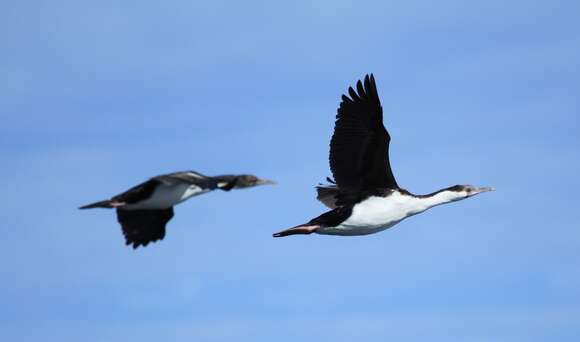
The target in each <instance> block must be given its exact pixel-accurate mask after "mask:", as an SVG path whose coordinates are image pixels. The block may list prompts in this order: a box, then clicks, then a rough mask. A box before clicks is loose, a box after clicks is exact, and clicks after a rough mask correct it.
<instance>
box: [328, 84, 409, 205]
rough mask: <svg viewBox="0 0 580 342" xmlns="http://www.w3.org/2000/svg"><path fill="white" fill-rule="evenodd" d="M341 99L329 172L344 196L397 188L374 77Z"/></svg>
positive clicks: (388, 138) (331, 144)
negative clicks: (390, 162)
mask: <svg viewBox="0 0 580 342" xmlns="http://www.w3.org/2000/svg"><path fill="white" fill-rule="evenodd" d="M348 93H349V96H350V97H348V96H346V95H342V102H341V103H340V107H339V108H338V113H337V115H336V123H335V127H334V134H333V135H332V139H331V141H330V157H329V160H330V169H331V171H332V174H333V175H334V179H335V180H336V184H337V185H338V187H339V188H340V191H341V194H343V195H344V196H346V197H348V193H354V192H363V191H365V190H372V189H375V188H392V189H396V188H398V186H397V182H396V181H395V177H394V176H393V173H392V171H391V166H390V164H389V155H388V150H389V142H390V140H391V138H390V136H389V133H388V132H387V130H386V129H385V127H384V126H383V109H382V107H381V103H380V100H379V95H378V93H377V87H376V84H375V79H374V76H373V75H372V74H371V75H370V76H369V75H366V76H365V78H364V86H363V83H362V82H361V81H358V82H357V84H356V91H355V90H354V89H353V88H352V87H350V88H349V89H348Z"/></svg>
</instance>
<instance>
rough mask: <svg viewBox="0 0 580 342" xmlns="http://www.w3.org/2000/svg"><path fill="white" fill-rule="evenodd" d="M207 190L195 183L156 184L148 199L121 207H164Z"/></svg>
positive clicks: (128, 208)
mask: <svg viewBox="0 0 580 342" xmlns="http://www.w3.org/2000/svg"><path fill="white" fill-rule="evenodd" d="M207 191H209V190H203V189H202V188H200V187H199V186H197V185H188V184H176V185H165V184H162V185H160V186H158V187H157V189H155V191H154V192H153V194H152V195H151V197H149V198H148V199H146V200H144V201H142V202H139V203H135V204H129V205H126V206H124V207H123V209H127V210H138V209H165V208H169V207H172V206H174V205H176V204H178V203H181V202H183V201H185V200H186V199H188V198H190V197H193V196H196V195H200V194H203V193H205V192H207Z"/></svg>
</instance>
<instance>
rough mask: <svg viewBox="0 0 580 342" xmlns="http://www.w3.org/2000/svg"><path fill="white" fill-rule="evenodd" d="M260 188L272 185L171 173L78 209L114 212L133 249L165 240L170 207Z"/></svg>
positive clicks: (252, 179) (241, 177)
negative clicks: (216, 192)
mask: <svg viewBox="0 0 580 342" xmlns="http://www.w3.org/2000/svg"><path fill="white" fill-rule="evenodd" d="M262 184H274V182H272V181H270V180H267V179H260V178H258V177H256V176H254V175H223V176H215V177H209V176H204V175H202V174H200V173H197V172H194V171H185V172H175V173H169V174H166V175H161V176H156V177H153V178H151V179H149V180H148V181H145V182H143V183H141V184H139V185H136V186H134V187H132V188H131V189H129V190H127V191H125V192H123V193H121V194H119V195H117V196H114V197H112V198H111V199H108V200H104V201H99V202H95V203H91V204H88V205H85V206H82V207H80V209H91V208H114V209H116V210H117V220H118V221H119V223H120V224H121V227H122V229H123V235H124V236H125V241H126V244H127V245H131V244H132V245H133V248H137V247H139V246H147V244H149V242H155V241H157V240H162V239H163V238H164V237H165V225H166V224H167V222H169V220H171V218H172V217H173V206H174V205H176V204H179V203H181V202H183V201H185V200H187V199H189V198H191V197H193V196H197V195H201V194H204V193H206V192H209V191H212V190H215V189H221V190H225V191H229V190H231V189H241V188H249V187H252V186H257V185H262Z"/></svg>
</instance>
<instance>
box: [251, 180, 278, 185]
mask: <svg viewBox="0 0 580 342" xmlns="http://www.w3.org/2000/svg"><path fill="white" fill-rule="evenodd" d="M265 184H276V182H274V181H272V180H269V179H258V181H257V182H256V185H265Z"/></svg>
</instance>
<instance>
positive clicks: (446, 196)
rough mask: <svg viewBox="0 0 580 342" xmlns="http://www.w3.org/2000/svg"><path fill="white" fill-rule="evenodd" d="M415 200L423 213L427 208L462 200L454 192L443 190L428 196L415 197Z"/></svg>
mask: <svg viewBox="0 0 580 342" xmlns="http://www.w3.org/2000/svg"><path fill="white" fill-rule="evenodd" d="M415 198H416V201H417V203H418V207H419V208H420V209H421V211H425V210H427V209H429V208H433V207H435V206H438V205H441V204H445V203H449V202H454V201H458V200H460V199H463V197H462V196H459V195H458V194H457V193H456V192H454V191H449V190H445V189H443V190H439V191H436V192H433V193H431V194H428V195H420V196H415Z"/></svg>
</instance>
